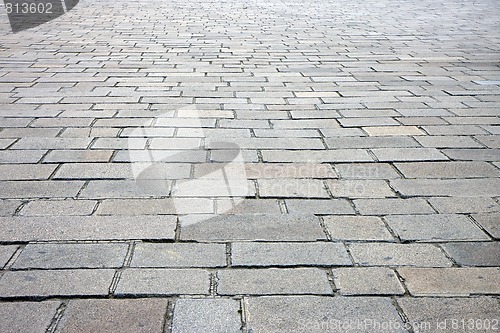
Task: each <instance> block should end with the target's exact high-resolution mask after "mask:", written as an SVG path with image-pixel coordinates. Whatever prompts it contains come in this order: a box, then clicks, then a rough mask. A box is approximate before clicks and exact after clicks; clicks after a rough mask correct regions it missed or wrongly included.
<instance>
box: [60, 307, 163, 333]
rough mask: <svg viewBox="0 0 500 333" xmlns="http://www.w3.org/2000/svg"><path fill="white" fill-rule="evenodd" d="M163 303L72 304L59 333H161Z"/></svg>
mask: <svg viewBox="0 0 500 333" xmlns="http://www.w3.org/2000/svg"><path fill="white" fill-rule="evenodd" d="M167 304H168V301H167V300H166V299H127V300H120V299H82V300H71V301H70V302H69V304H68V307H67V308H66V310H65V311H64V316H63V318H62V319H61V321H60V322H59V324H58V328H57V330H56V332H58V333H76V332H81V330H82V328H83V327H85V332H88V333H99V332H110V333H113V332H116V333H118V332H124V333H125V332H130V333H132V332H155V333H160V332H162V331H163V325H164V320H165V318H164V317H165V313H166V311H167V310H166V309H167Z"/></svg>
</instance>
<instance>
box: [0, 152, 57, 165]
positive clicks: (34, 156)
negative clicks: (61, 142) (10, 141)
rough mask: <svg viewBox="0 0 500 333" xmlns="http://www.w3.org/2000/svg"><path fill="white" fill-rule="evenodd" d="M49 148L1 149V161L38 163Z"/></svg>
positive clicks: (5, 162) (7, 162) (8, 162)
mask: <svg viewBox="0 0 500 333" xmlns="http://www.w3.org/2000/svg"><path fill="white" fill-rule="evenodd" d="M46 153H47V150H0V163H3V164H10V163H14V164H18V163H37V162H39V161H40V160H41V159H42V157H43V155H45V154H46Z"/></svg>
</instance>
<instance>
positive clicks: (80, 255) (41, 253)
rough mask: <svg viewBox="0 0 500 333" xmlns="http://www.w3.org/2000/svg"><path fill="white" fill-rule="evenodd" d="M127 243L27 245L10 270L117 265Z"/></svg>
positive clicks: (113, 266) (112, 266)
mask: <svg viewBox="0 0 500 333" xmlns="http://www.w3.org/2000/svg"><path fill="white" fill-rule="evenodd" d="M127 250H128V244H126V243H116V244H107V243H101V244H28V245H27V246H26V247H25V248H24V249H23V251H22V252H21V254H20V255H19V257H18V258H17V259H16V261H15V262H14V264H13V265H12V268H13V269H26V268H28V269H31V268H43V269H56V268H119V267H122V266H123V263H124V261H125V256H126V255H127Z"/></svg>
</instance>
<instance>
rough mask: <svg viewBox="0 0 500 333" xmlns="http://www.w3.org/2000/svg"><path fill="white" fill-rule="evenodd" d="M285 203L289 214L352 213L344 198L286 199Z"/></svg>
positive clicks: (352, 210)
mask: <svg viewBox="0 0 500 333" xmlns="http://www.w3.org/2000/svg"><path fill="white" fill-rule="evenodd" d="M285 204H286V208H287V210H288V212H289V213H291V214H301V213H307V214H315V215H329V214H331V215H343V214H354V209H353V208H352V206H351V205H350V204H349V202H348V201H347V200H345V199H318V200H311V199H286V200H285Z"/></svg>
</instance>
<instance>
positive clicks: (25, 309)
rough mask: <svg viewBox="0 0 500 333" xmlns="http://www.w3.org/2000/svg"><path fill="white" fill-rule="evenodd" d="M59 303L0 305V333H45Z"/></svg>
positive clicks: (13, 303)
mask: <svg viewBox="0 0 500 333" xmlns="http://www.w3.org/2000/svg"><path fill="white" fill-rule="evenodd" d="M60 304H61V302H59V301H45V302H12V303H0V318H2V320H0V332H3V333H19V332H23V333H45V332H46V330H47V328H48V327H49V325H50V323H51V322H52V318H53V317H54V316H55V314H56V311H57V308H58V307H59V306H60Z"/></svg>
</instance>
